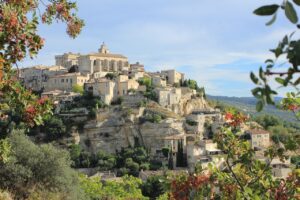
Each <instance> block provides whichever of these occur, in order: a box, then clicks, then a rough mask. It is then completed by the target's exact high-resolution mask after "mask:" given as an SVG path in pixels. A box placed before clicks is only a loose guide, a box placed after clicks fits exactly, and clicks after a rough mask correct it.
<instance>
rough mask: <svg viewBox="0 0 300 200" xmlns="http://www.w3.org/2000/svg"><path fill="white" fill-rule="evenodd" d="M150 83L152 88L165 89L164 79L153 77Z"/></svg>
mask: <svg viewBox="0 0 300 200" xmlns="http://www.w3.org/2000/svg"><path fill="white" fill-rule="evenodd" d="M151 82H152V85H153V86H154V87H166V86H167V81H166V79H164V78H162V77H160V76H153V77H152V78H151Z"/></svg>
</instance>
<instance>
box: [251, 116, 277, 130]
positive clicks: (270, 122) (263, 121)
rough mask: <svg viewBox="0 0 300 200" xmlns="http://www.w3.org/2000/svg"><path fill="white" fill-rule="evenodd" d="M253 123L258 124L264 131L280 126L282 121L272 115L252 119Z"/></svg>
mask: <svg viewBox="0 0 300 200" xmlns="http://www.w3.org/2000/svg"><path fill="white" fill-rule="evenodd" d="M254 121H256V122H257V123H259V124H260V125H261V126H262V127H264V129H268V128H269V127H270V126H278V125H282V121H281V120H280V119H279V118H278V117H275V116H273V115H260V116H256V117H254Z"/></svg>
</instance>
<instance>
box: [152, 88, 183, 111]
mask: <svg viewBox="0 0 300 200" xmlns="http://www.w3.org/2000/svg"><path fill="white" fill-rule="evenodd" d="M155 92H156V94H157V96H158V103H159V104H160V105H161V106H164V107H168V106H172V105H174V104H178V103H179V101H180V99H181V89H180V88H156V89H155Z"/></svg>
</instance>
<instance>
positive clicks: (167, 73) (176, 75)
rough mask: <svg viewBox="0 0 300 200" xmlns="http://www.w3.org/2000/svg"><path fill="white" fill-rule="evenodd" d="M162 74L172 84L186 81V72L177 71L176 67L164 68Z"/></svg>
mask: <svg viewBox="0 0 300 200" xmlns="http://www.w3.org/2000/svg"><path fill="white" fill-rule="evenodd" d="M161 75H162V76H163V77H164V78H165V79H166V80H167V83H168V84H171V85H173V84H174V83H181V82H183V81H184V74H183V73H180V72H177V71H176V70H174V69H171V70H163V71H161Z"/></svg>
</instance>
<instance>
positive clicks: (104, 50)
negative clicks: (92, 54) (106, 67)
mask: <svg viewBox="0 0 300 200" xmlns="http://www.w3.org/2000/svg"><path fill="white" fill-rule="evenodd" d="M99 53H103V54H108V53H109V50H108V48H107V46H106V45H105V43H104V42H103V43H102V45H101V47H100V49H99Z"/></svg>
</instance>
